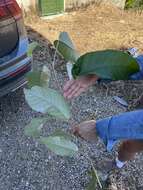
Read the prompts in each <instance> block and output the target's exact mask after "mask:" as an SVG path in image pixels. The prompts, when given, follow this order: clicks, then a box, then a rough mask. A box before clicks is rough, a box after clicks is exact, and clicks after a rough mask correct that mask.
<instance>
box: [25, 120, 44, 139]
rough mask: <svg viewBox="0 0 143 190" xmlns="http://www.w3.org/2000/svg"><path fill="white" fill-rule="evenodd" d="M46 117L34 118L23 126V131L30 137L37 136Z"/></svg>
mask: <svg viewBox="0 0 143 190" xmlns="http://www.w3.org/2000/svg"><path fill="white" fill-rule="evenodd" d="M46 121H47V118H34V119H32V120H31V122H30V123H29V124H28V125H27V126H26V127H25V130H24V133H25V135H26V136H30V137H39V136H40V134H41V130H42V127H43V125H44V124H45V122H46Z"/></svg>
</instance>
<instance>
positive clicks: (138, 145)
mask: <svg viewBox="0 0 143 190" xmlns="http://www.w3.org/2000/svg"><path fill="white" fill-rule="evenodd" d="M141 151H143V140H127V141H124V142H123V143H122V144H121V146H120V147H119V151H118V160H119V161H121V162H126V161H129V160H131V159H133V158H134V156H135V154H136V153H139V152H141Z"/></svg>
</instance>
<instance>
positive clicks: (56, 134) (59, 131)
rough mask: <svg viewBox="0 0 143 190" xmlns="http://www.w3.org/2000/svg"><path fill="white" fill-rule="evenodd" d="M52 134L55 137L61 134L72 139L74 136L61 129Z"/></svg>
mask: <svg viewBox="0 0 143 190" xmlns="http://www.w3.org/2000/svg"><path fill="white" fill-rule="evenodd" d="M50 136H52V137H55V136H60V137H64V138H65V139H67V140H69V139H70V140H71V139H72V136H71V135H70V134H68V133H66V132H64V131H63V130H61V129H56V130H55V131H54V132H53V133H52V134H51V135H50Z"/></svg>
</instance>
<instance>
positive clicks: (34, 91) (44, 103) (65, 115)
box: [24, 86, 70, 120]
mask: <svg viewBox="0 0 143 190" xmlns="http://www.w3.org/2000/svg"><path fill="white" fill-rule="evenodd" d="M24 93H25V98H26V100H27V102H28V104H29V106H30V107H31V108H32V109H33V110H35V111H37V112H41V113H44V114H45V113H48V114H50V115H51V116H55V117H57V118H60V119H64V120H68V119H69V118H70V108H69V105H68V104H67V103H66V101H65V99H64V97H63V96H62V95H61V94H60V93H59V92H58V91H56V90H53V89H50V88H43V87H39V86H34V87H32V88H31V89H24Z"/></svg>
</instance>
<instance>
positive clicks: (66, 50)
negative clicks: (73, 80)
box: [54, 40, 79, 63]
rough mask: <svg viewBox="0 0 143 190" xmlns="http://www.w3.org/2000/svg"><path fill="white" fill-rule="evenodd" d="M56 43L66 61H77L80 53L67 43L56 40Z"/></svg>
mask: <svg viewBox="0 0 143 190" xmlns="http://www.w3.org/2000/svg"><path fill="white" fill-rule="evenodd" d="M54 45H55V47H56V48H57V50H58V52H59V53H60V54H61V55H62V56H63V57H64V58H65V60H66V61H71V62H73V63H75V62H76V61H77V59H78V58H79V54H78V52H77V51H76V50H75V49H72V48H71V47H69V46H68V45H66V44H65V43H63V42H61V41H59V40H56V41H54Z"/></svg>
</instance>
